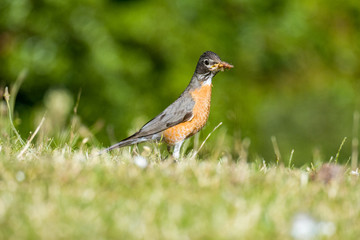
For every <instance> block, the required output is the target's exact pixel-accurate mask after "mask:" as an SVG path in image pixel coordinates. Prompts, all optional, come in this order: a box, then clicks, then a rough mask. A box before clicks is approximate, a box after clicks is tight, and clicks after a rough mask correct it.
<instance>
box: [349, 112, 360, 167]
mask: <svg viewBox="0 0 360 240" xmlns="http://www.w3.org/2000/svg"><path fill="white" fill-rule="evenodd" d="M359 118H360V115H359V112H358V111H355V112H354V120H353V139H352V152H351V169H352V170H355V169H357V165H358V156H359Z"/></svg>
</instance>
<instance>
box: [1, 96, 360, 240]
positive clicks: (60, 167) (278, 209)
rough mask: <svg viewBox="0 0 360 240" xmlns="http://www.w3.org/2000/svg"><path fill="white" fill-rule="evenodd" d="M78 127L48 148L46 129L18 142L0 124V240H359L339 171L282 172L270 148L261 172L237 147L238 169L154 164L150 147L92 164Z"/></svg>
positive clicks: (359, 203)
mask: <svg viewBox="0 0 360 240" xmlns="http://www.w3.org/2000/svg"><path fill="white" fill-rule="evenodd" d="M9 97H10V96H9V95H7V99H6V102H7V105H6V104H5V103H4V104H3V105H0V113H1V112H3V111H1V109H4V106H8V113H11V110H10V109H12V108H11V106H9V102H8V101H9ZM2 106H3V107H2ZM74 112H75V113H76V111H74ZM10 117H11V115H10ZM48 119H52V117H51V116H47V120H48ZM54 119H55V118H54ZM77 119H78V118H77V116H76V114H75V115H74V116H73V117H72V118H71V120H70V123H71V127H68V128H66V129H68V130H66V131H62V130H61V129H60V130H59V131H60V133H59V135H60V136H61V141H62V144H58V145H54V144H53V143H54V140H53V138H51V137H48V134H49V132H46V126H52V125H51V124H52V123H51V122H48V121H47V120H44V119H43V120H41V122H40V123H39V124H38V126H37V128H36V129H35V131H34V133H32V134H30V136H29V138H28V140H27V141H24V140H22V138H21V136H20V135H19V134H18V133H17V131H16V128H15V126H14V124H13V123H12V119H11V118H10V119H9V118H8V117H7V116H6V114H1V115H0V127H1V128H0V134H1V136H0V239H291V238H295V239H358V237H359V236H360V228H359V227H358V226H359V224H360V193H359V177H358V172H351V171H350V169H349V167H348V166H341V167H339V168H336V171H330V173H329V172H328V169H329V168H322V164H321V163H320V164H315V165H316V166H314V165H313V164H312V166H313V167H312V168H308V167H305V166H304V167H302V168H294V167H293V166H292V164H291V161H292V158H293V151H292V154H291V157H290V160H289V164H288V167H285V166H284V164H282V162H281V161H279V160H281V157H280V151H279V149H278V147H277V144H276V138H274V139H273V142H274V150H275V152H277V163H272V164H270V165H269V164H268V163H266V162H265V161H259V160H257V159H248V154H247V152H246V147H244V149H245V150H244V149H243V150H242V151H243V152H241V153H239V156H240V157H239V159H231V158H229V157H228V156H231V155H230V154H226V153H225V154H223V155H219V154H218V155H216V157H214V156H211V155H209V156H208V157H207V158H206V159H199V156H198V155H196V153H197V151H195V152H191V153H189V154H188V155H186V156H184V157H183V158H182V159H181V160H180V162H179V163H176V164H175V163H173V162H172V161H171V160H166V159H165V160H161V159H163V158H164V157H163V156H162V155H161V151H159V149H158V147H157V146H156V145H153V146H152V147H150V148H148V147H145V148H143V150H139V149H137V148H133V151H129V148H125V149H121V150H117V151H114V152H111V153H106V154H103V155H98V152H99V150H100V149H97V148H95V147H94V146H93V145H92V144H91V134H86V133H87V132H89V131H87V130H86V129H85V130H84V126H83V125H81V122H79V120H77ZM43 125H44V127H43ZM44 131H45V132H44ZM61 131H62V132H61ZM83 132H84V135H81V134H82V133H83ZM75 133H76V134H75ZM36 135H38V136H36ZM36 138H38V139H37V141H35V140H34V139H36ZM49 138H50V139H49ZM33 140H34V141H33ZM76 141H77V142H78V144H77V146H78V149H77V150H75V149H74V148H73V146H74V144H75V145H76ZM344 141H345V140H344ZM342 144H343V143H342ZM245 145H246V144H245ZM202 146H203V145H201V147H202ZM201 147H200V148H201ZM340 150H341V146H340V148H339V151H340ZM336 156H337V157H338V156H339V154H337V155H336ZM337 157H336V160H337ZM334 164H335V163H333V165H330V166H338V165H334ZM324 169H325V170H326V171H325V172H324ZM330 169H331V168H330ZM334 172H335V173H334ZM324 176H325V177H324Z"/></svg>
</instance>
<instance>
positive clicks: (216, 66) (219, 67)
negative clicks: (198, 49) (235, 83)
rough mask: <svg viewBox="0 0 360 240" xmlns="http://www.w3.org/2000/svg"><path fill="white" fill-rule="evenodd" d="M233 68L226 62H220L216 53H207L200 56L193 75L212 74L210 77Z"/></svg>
mask: <svg viewBox="0 0 360 240" xmlns="http://www.w3.org/2000/svg"><path fill="white" fill-rule="evenodd" d="M233 67H234V66H233V65H231V64H229V63H227V62H223V61H221V59H220V57H219V56H218V55H217V54H216V53H214V52H211V51H207V52H204V53H203V54H202V55H201V56H200V59H199V62H198V64H197V66H196V70H195V73H197V74H201V75H206V74H211V73H212V75H215V74H216V73H218V72H220V71H224V69H231V68H233Z"/></svg>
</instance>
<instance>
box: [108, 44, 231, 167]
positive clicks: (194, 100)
mask: <svg viewBox="0 0 360 240" xmlns="http://www.w3.org/2000/svg"><path fill="white" fill-rule="evenodd" d="M233 67H234V66H233V65H231V64H229V63H227V62H224V61H222V60H221V59H220V57H219V56H218V55H217V54H216V53H214V52H212V51H206V52H204V53H203V54H202V55H201V56H200V58H199V61H198V63H197V65H196V68H195V72H194V74H193V76H192V78H191V80H190V83H189V84H188V86H187V87H186V89H185V90H184V91H183V92H182V94H181V95H180V96H179V97H178V98H177V99H176V100H175V101H174V102H173V103H172V104H170V105H169V106H168V107H167V108H166V109H165V110H164V111H162V112H161V113H160V114H158V115H157V116H156V117H154V118H153V119H152V120H150V121H149V122H147V123H146V124H145V125H144V126H143V127H142V128H141V129H140V130H139V131H137V132H136V133H134V134H133V135H131V136H129V137H127V138H125V139H123V140H122V141H120V142H118V143H116V144H114V145H112V146H110V147H108V148H106V149H105V150H103V152H108V151H110V150H113V149H115V148H120V147H125V146H130V145H133V144H137V143H141V142H146V141H160V140H162V141H164V142H165V143H166V144H167V145H168V150H169V151H170V149H171V148H173V151H172V156H173V158H174V159H175V160H177V159H179V157H180V149H181V146H182V144H183V142H184V140H185V139H187V138H189V137H191V136H193V135H194V134H196V133H197V132H199V131H200V130H201V129H202V128H203V127H204V126H205V124H206V122H207V120H208V117H209V113H210V103H211V88H212V79H213V77H214V76H215V75H216V74H217V73H218V72H220V71H224V69H231V68H233Z"/></svg>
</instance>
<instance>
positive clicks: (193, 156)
mask: <svg viewBox="0 0 360 240" xmlns="http://www.w3.org/2000/svg"><path fill="white" fill-rule="evenodd" d="M221 125H222V122H220V123H219V124H218V125H217V126H216V127H215V128H214V129H213V130H212V131H211V133H209V134H208V135H207V137H206V138H205V140H204V141H203V142H202V143H201V145H200V147H199V149H198V150H196V151H195V152H194V154H193V155H192V157H191V159H194V158H195V157H196V155H197V154H198V153H199V152H200V150H201V148H202V147H203V146H204V145H205V142H206V141H207V140H208V138H209V137H210V136H211V134H212V133H213V132H215V130H216V129H218V127H220V126H221Z"/></svg>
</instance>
